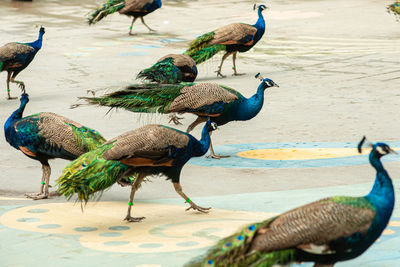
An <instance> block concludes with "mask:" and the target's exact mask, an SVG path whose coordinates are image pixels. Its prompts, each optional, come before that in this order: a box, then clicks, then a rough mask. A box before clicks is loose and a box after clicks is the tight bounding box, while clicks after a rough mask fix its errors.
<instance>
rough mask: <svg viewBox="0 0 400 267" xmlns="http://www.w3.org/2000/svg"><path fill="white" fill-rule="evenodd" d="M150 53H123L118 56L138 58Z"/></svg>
mask: <svg viewBox="0 0 400 267" xmlns="http://www.w3.org/2000/svg"><path fill="white" fill-rule="evenodd" d="M148 54H149V53H146V52H121V53H118V56H120V57H137V56H146V55H148Z"/></svg>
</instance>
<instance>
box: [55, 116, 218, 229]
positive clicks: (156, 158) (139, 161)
mask: <svg viewBox="0 0 400 267" xmlns="http://www.w3.org/2000/svg"><path fill="white" fill-rule="evenodd" d="M216 128H217V125H216V124H215V123H213V122H211V121H207V122H206V123H205V125H204V127H203V130H202V134H201V139H200V140H197V139H196V138H195V137H193V136H192V135H190V134H188V133H185V132H181V131H179V130H176V129H173V128H170V127H167V126H163V125H158V124H149V125H145V126H143V127H140V128H138V129H136V130H133V131H129V132H126V133H124V134H122V135H120V136H118V137H115V138H113V139H111V140H109V141H108V142H106V143H104V144H103V145H102V146H100V147H98V148H97V149H95V150H92V151H90V152H88V153H86V154H84V155H82V156H80V157H79V158H78V159H76V160H75V161H73V162H72V163H70V164H69V165H68V166H67V167H65V169H64V172H63V174H62V175H61V177H60V178H59V179H58V181H57V184H58V185H59V188H58V192H60V193H61V194H62V195H64V196H65V197H67V198H71V197H72V196H73V195H74V194H77V195H78V199H79V200H81V201H85V202H87V201H88V200H89V198H90V197H91V196H92V195H93V194H94V193H96V192H99V191H103V190H105V189H106V188H108V187H110V186H111V185H113V184H114V183H116V182H118V183H120V184H121V185H131V194H130V197H129V202H128V212H127V215H126V217H125V219H124V220H126V221H128V222H140V221H142V220H143V219H144V217H132V216H131V209H132V206H133V198H134V196H135V192H136V191H137V190H138V188H139V187H140V185H141V183H142V182H143V180H144V179H145V178H146V177H147V176H152V175H153V176H154V175H162V174H163V175H165V176H166V177H167V179H170V180H171V181H172V184H173V186H174V189H175V191H176V192H177V193H178V194H179V195H180V196H181V197H182V198H183V199H184V200H185V202H186V203H188V204H189V205H190V207H189V208H187V209H186V210H190V209H193V210H197V211H200V212H203V213H207V212H208V210H209V209H210V208H203V207H201V206H198V205H196V204H195V203H194V202H193V201H192V200H191V199H190V198H189V197H188V196H187V195H186V194H185V193H184V192H183V190H182V186H181V185H180V176H181V170H182V168H183V166H184V165H185V164H186V163H187V162H188V161H189V159H191V158H192V157H199V156H202V155H204V154H205V153H206V152H207V150H208V147H209V145H210V134H209V132H210V131H214V130H215V129H216Z"/></svg>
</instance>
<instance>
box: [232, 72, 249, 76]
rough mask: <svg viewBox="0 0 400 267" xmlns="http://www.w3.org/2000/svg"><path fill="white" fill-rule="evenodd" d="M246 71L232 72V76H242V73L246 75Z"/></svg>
mask: <svg viewBox="0 0 400 267" xmlns="http://www.w3.org/2000/svg"><path fill="white" fill-rule="evenodd" d="M245 74H246V73H237V72H234V73H233V74H232V76H242V75H245Z"/></svg>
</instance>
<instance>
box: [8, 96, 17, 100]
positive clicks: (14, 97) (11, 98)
mask: <svg viewBox="0 0 400 267" xmlns="http://www.w3.org/2000/svg"><path fill="white" fill-rule="evenodd" d="M17 98H18V97H16V96H7V100H14V99H17Z"/></svg>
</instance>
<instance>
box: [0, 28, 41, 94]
mask: <svg viewBox="0 0 400 267" xmlns="http://www.w3.org/2000/svg"><path fill="white" fill-rule="evenodd" d="M44 33H45V31H44V28H43V27H40V30H39V37H38V39H37V40H36V41H34V42H32V43H8V44H5V45H3V46H2V47H0V72H2V71H7V73H8V74H7V94H8V96H7V99H8V100H10V99H17V98H16V97H11V95H10V82H12V83H16V84H18V85H19V87H20V88H21V90H22V91H23V92H25V84H24V82H22V81H16V80H15V78H16V77H17V75H18V73H20V72H21V71H22V70H24V69H25V68H26V67H27V66H28V65H29V63H31V61H32V60H33V58H34V57H35V55H36V53H37V52H38V51H39V50H40V48H42V41H43V34H44Z"/></svg>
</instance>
